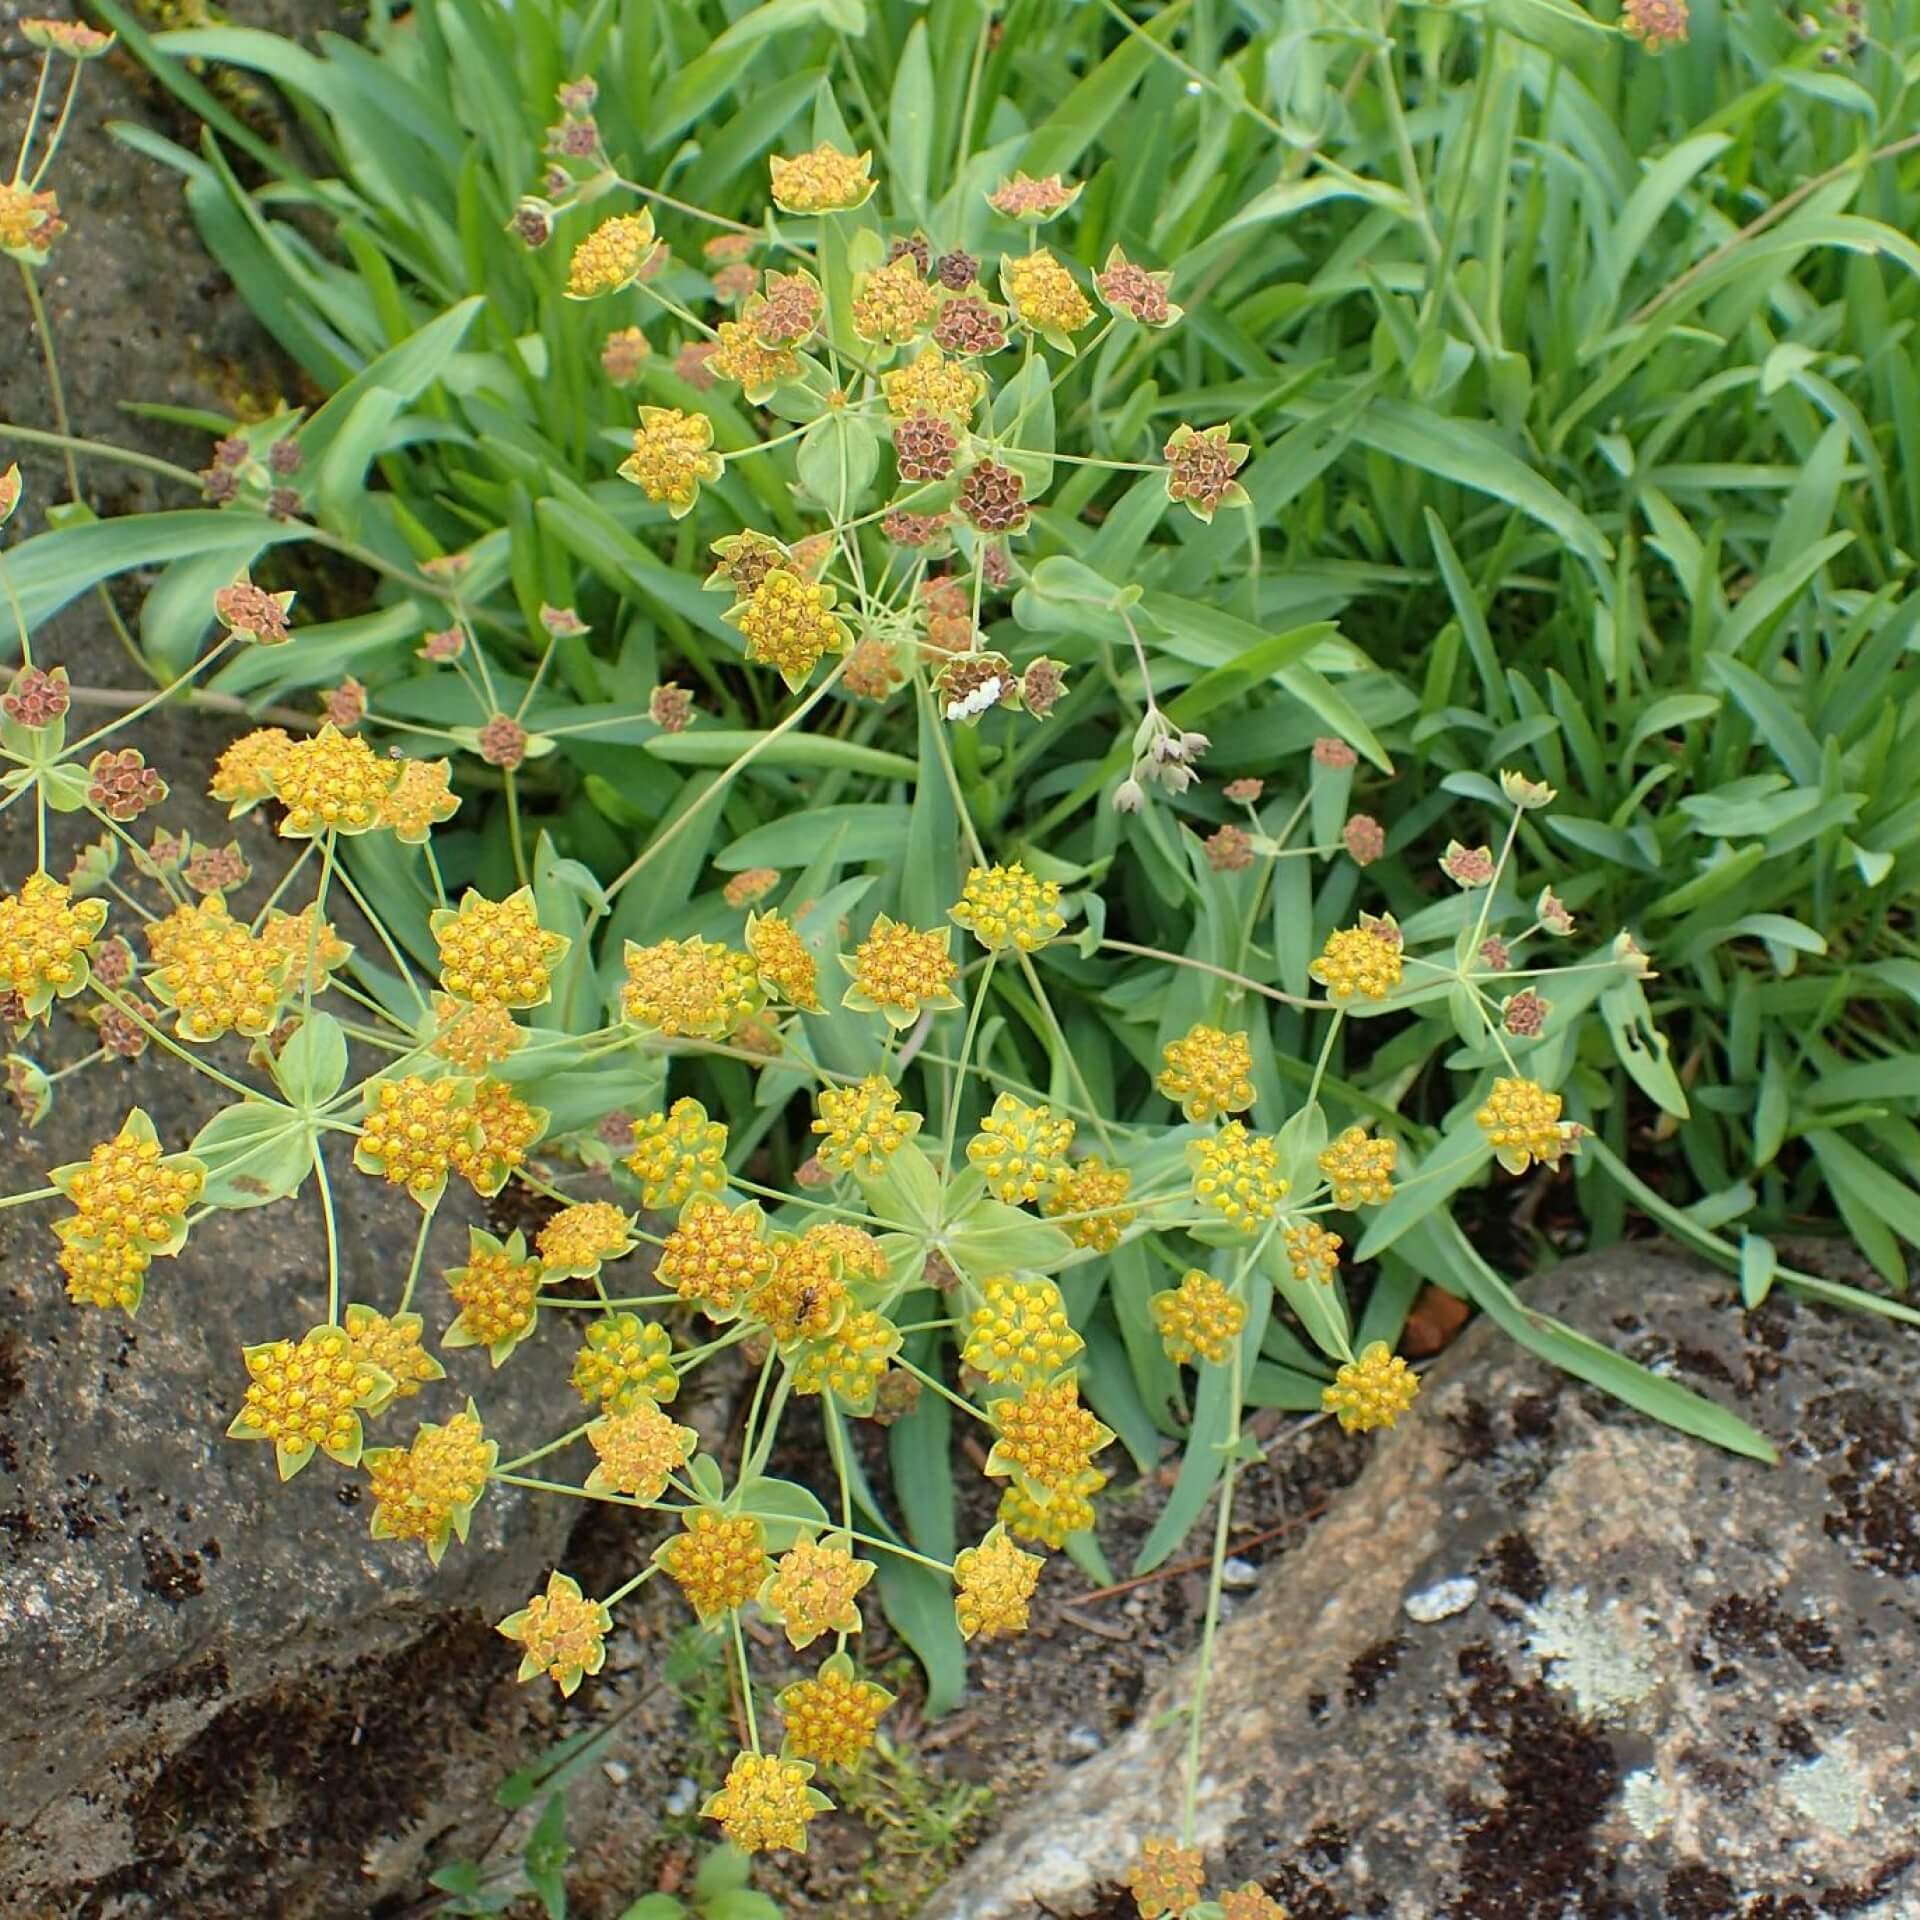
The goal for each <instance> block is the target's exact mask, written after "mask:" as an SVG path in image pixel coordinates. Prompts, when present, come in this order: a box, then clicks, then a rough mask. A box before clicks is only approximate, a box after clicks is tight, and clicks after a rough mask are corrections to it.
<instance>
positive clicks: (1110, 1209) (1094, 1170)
mask: <svg viewBox="0 0 1920 1920" xmlns="http://www.w3.org/2000/svg"><path fill="white" fill-rule="evenodd" d="M1132 1186H1133V1175H1132V1174H1131V1173H1129V1172H1128V1171H1127V1169H1126V1168H1125V1167H1110V1166H1108V1165H1107V1164H1106V1162H1105V1161H1103V1160H1102V1159H1101V1158H1100V1156H1099V1155H1098V1154H1097V1153H1090V1154H1088V1156H1087V1157H1086V1158H1085V1159H1084V1160H1080V1161H1076V1162H1075V1163H1074V1165H1072V1166H1071V1167H1069V1168H1068V1169H1067V1170H1066V1171H1065V1172H1064V1173H1062V1174H1061V1175H1060V1177H1059V1178H1058V1179H1057V1180H1056V1181H1055V1182H1054V1183H1053V1191H1052V1192H1051V1193H1049V1194H1048V1195H1047V1205H1046V1214H1047V1218H1048V1219H1050V1220H1058V1221H1059V1222H1060V1224H1061V1225H1062V1226H1063V1227H1064V1228H1065V1229H1066V1232H1067V1237H1068V1239H1070V1240H1071V1241H1072V1242H1073V1244H1074V1245H1075V1246H1076V1247H1091V1248H1092V1249H1093V1251H1094V1252H1096V1253H1111V1252H1112V1251H1113V1250H1114V1248H1115V1247H1117V1246H1118V1245H1119V1244H1120V1241H1121V1239H1122V1237H1123V1236H1124V1235H1125V1233H1126V1231H1127V1229H1128V1228H1129V1227H1130V1226H1132V1225H1133V1223H1134V1220H1135V1219H1136V1218H1137V1217H1138V1216H1137V1215H1136V1213H1135V1211H1134V1209H1133V1208H1132V1207H1128V1206H1123V1205H1122V1204H1121V1202H1122V1201H1124V1200H1125V1199H1126V1197H1127V1194H1128V1192H1129V1190H1130V1189H1131V1188H1132Z"/></svg>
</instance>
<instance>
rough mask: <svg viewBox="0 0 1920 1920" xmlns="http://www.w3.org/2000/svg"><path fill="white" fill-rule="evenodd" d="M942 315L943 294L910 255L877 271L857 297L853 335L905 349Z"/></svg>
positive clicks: (868, 279) (864, 280)
mask: <svg viewBox="0 0 1920 1920" xmlns="http://www.w3.org/2000/svg"><path fill="white" fill-rule="evenodd" d="M939 311H940V294H939V290H938V289H937V288H935V287H933V286H931V285H929V284H928V283H927V281H925V280H924V279H922V278H921V276H920V269H919V267H918V266H917V265H916V264H915V262H914V258H913V256H912V254H910V253H903V254H902V255H901V256H900V257H899V259H897V260H890V261H888V262H887V264H886V265H885V266H884V267H876V268H874V270H873V271H872V272H871V273H869V274H867V275H865V276H864V277H863V280H862V283H861V286H860V289H859V291H858V292H857V293H856V294H855V295H854V296H853V316H852V317H853V331H854V333H855V334H856V335H857V336H858V337H859V338H860V339H862V340H865V341H868V342H870V343H873V344H879V345H886V346H902V345H904V344H905V343H906V342H907V341H909V340H911V339H912V338H913V336H914V335H915V334H916V333H919V332H920V331H921V330H922V329H923V328H924V327H927V326H928V325H930V324H931V323H932V321H933V317H934V315H935V314H937V313H938V312H939Z"/></svg>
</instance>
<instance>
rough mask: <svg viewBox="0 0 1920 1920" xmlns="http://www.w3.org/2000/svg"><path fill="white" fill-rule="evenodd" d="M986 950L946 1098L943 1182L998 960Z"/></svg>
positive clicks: (942, 1138) (942, 1137)
mask: <svg viewBox="0 0 1920 1920" xmlns="http://www.w3.org/2000/svg"><path fill="white" fill-rule="evenodd" d="M999 957H1000V956H999V954H998V953H997V952H992V951H989V953H988V954H987V964H986V966H985V967H984V968H983V969H982V971H981V974H980V980H979V984H978V985H976V986H975V988H974V990H973V1005H972V1006H970V1007H969V1008H968V1009H967V1030H966V1032H965V1034H963V1035H962V1036H961V1040H960V1059H959V1061H958V1063H957V1070H956V1071H955V1072H954V1074H953V1086H952V1089H951V1090H950V1092H949V1093H948V1096H947V1124H946V1127H945V1129H944V1131H943V1133H942V1135H941V1143H940V1177H941V1179H942V1180H943V1181H944V1180H945V1179H946V1178H947V1177H948V1175H949V1174H951V1173H952V1171H953V1149H954V1145H955V1143H956V1141H957V1139H958V1137H959V1132H960V1096H961V1094H962V1093H963V1092H964V1091H965V1090H966V1084H967V1063H968V1062H969V1061H970V1060H971V1059H972V1058H973V1042H974V1036H975V1035H976V1034H978V1032H979V1031H980V1016H981V1014H982V1013H983V1012H984V1011H985V1010H986V1005H987V989H988V988H989V987H990V986H991V985H992V984H993V965H994V962H995V961H996V960H998V959H999Z"/></svg>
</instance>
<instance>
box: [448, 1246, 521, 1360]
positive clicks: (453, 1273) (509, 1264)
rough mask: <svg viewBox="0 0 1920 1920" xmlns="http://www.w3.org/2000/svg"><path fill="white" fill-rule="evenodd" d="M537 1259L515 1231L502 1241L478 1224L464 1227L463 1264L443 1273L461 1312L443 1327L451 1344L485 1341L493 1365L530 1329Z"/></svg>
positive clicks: (455, 1345)
mask: <svg viewBox="0 0 1920 1920" xmlns="http://www.w3.org/2000/svg"><path fill="white" fill-rule="evenodd" d="M540 1278H541V1275H540V1262H539V1261H538V1260H534V1259H530V1258H529V1257H528V1255H527V1250H526V1242H525V1241H524V1240H523V1239H522V1238H521V1236H520V1235H519V1234H517V1233H516V1234H515V1235H514V1236H513V1237H512V1239H510V1240H509V1241H507V1243H506V1244H505V1245H504V1246H503V1245H502V1244H501V1243H500V1242H499V1241H498V1240H496V1239H494V1238H493V1236H492V1235H491V1234H487V1233H483V1232H481V1231H480V1229H479V1228H477V1227H474V1228H469V1229H468V1250H467V1261H466V1265H465V1266H461V1267H453V1268H450V1269H449V1270H448V1273H447V1291H448V1292H449V1293H450V1294H452V1295H453V1298H454V1303H455V1304H456V1305H457V1306H458V1307H459V1309H460V1312H459V1314H458V1316H457V1317H456V1318H455V1320H454V1323H453V1325H452V1326H451V1327H450V1328H449V1329H448V1330H447V1336H446V1344H447V1345H448V1346H450V1347H462V1346H469V1345H471V1346H476V1347H485V1348H486V1349H487V1350H488V1352H489V1353H490V1354H491V1355H492V1356H493V1361H494V1364H495V1365H496V1366H497V1365H499V1363H500V1362H501V1361H502V1360H504V1359H505V1358H506V1356H507V1355H508V1354H509V1353H511V1352H512V1351H513V1348H514V1346H515V1345H516V1344H517V1343H518V1342H519V1341H521V1340H524V1339H525V1338H526V1337H527V1335H528V1334H530V1333H531V1332H532V1331H533V1328H534V1322H535V1320H536V1318H537V1317H538V1314H539V1311H540Z"/></svg>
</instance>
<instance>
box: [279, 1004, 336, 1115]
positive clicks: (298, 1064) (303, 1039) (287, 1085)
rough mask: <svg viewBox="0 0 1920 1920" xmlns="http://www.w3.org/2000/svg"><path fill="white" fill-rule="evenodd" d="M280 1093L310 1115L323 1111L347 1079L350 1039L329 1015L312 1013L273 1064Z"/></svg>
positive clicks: (286, 1043)
mask: <svg viewBox="0 0 1920 1920" xmlns="http://www.w3.org/2000/svg"><path fill="white" fill-rule="evenodd" d="M273 1077H274V1079H275V1080H276V1081H278V1082H279V1086H280V1091H281V1092H282V1093H284V1094H285V1095H286V1096H287V1098H288V1099H289V1100H290V1101H291V1102H292V1103H293V1104H294V1105H295V1106H296V1107H300V1108H302V1109H304V1110H305V1111H307V1112H312V1111H313V1110H314V1109H315V1108H317V1107H323V1106H325V1105H326V1103H327V1102H328V1101H329V1100H331V1099H332V1098H333V1096H334V1095H335V1094H336V1093H338V1092H339V1090H340V1083H341V1081H343V1080H344V1079H345V1078H346V1077H347V1036H346V1034H345V1032H344V1031H343V1030H342V1028H341V1025H340V1022H339V1021H338V1020H336V1019H335V1018H334V1017H333V1015H332V1014H330V1013H310V1014H308V1015H307V1017H306V1019H305V1020H303V1021H302V1022H301V1024H300V1025H299V1026H298V1027H296V1028H295V1029H294V1031H293V1033H292V1034H291V1035H290V1036H289V1037H288V1038H287V1040H286V1041H285V1042H284V1043H283V1044H282V1046H281V1048H280V1052H279V1054H278V1056H277V1057H276V1058H275V1060H274V1063H273Z"/></svg>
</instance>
